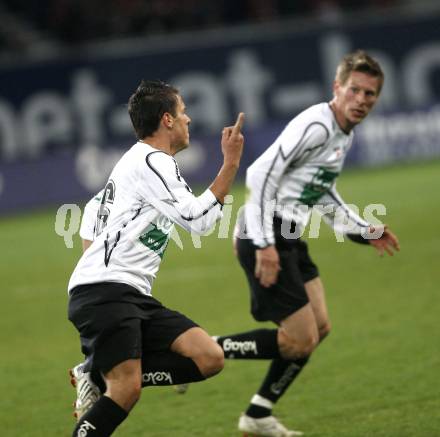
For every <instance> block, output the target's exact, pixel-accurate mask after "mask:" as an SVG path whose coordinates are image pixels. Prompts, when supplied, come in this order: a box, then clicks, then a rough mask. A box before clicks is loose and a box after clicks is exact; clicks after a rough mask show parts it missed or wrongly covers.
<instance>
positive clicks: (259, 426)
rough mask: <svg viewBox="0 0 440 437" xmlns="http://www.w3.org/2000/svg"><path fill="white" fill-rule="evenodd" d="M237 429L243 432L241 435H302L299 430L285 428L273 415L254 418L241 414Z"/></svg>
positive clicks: (263, 436) (288, 436) (281, 436)
mask: <svg viewBox="0 0 440 437" xmlns="http://www.w3.org/2000/svg"><path fill="white" fill-rule="evenodd" d="M238 430H239V431H242V432H243V437H293V436H299V435H303V433H302V432H301V431H293V430H289V429H287V428H286V427H285V426H284V425H283V424H282V423H281V422H280V421H279V420H278V419H277V418H276V417H274V416H268V417H262V418H260V419H256V418H254V417H250V416H248V415H246V414H242V415H241V416H240V420H239V421H238Z"/></svg>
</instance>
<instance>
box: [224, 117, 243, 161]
mask: <svg viewBox="0 0 440 437" xmlns="http://www.w3.org/2000/svg"><path fill="white" fill-rule="evenodd" d="M243 123H244V113H243V112H240V113H239V114H238V117H237V121H236V122H235V124H234V126H227V127H225V128H223V132H222V152H223V157H224V161H225V164H229V165H233V166H237V167H238V166H239V164H240V159H241V155H242V153H243V144H244V137H243V134H242V133H241V129H242V127H243Z"/></svg>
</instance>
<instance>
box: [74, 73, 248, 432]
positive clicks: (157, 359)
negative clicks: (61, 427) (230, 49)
mask: <svg viewBox="0 0 440 437" xmlns="http://www.w3.org/2000/svg"><path fill="white" fill-rule="evenodd" d="M128 111H129V114H130V118H131V120H132V123H133V126H134V130H135V132H136V135H137V138H138V142H137V143H136V144H135V145H134V146H132V147H131V148H130V149H129V150H128V151H127V152H126V153H125V154H124V155H123V157H122V158H121V159H120V160H119V162H118V163H117V164H116V165H115V167H114V168H113V171H112V172H111V175H110V177H109V179H108V182H107V184H106V186H105V188H104V189H103V191H102V192H101V196H100V204H99V208H98V211H97V214H96V222H95V225H94V233H93V236H91V235H89V239H90V240H93V242H91V244H90V246H89V247H88V248H87V250H85V251H84V253H83V255H82V257H81V259H80V260H79V262H78V264H77V266H76V268H75V270H74V272H73V274H72V276H71V278H70V282H69V286H68V291H69V308H68V313H69V320H70V321H71V322H72V323H73V324H74V326H75V327H76V329H77V330H78V332H79V334H80V339H81V349H82V352H83V353H84V355H85V357H86V361H85V363H83V364H81V365H79V366H77V367H75V368H74V369H73V370H72V379H73V381H74V383H75V384H76V387H77V395H78V399H77V401H76V413H77V418H78V423H77V425H76V427H75V430H74V431H73V436H74V437H85V436H96V437H98V436H99V437H105V436H110V435H111V434H112V433H113V431H114V430H115V429H116V428H117V427H118V425H119V424H120V423H121V422H122V421H123V420H125V418H126V417H127V415H128V413H129V412H130V410H131V409H132V408H133V407H134V405H135V404H136V402H137V401H138V399H139V397H140V394H141V387H143V386H149V385H174V384H180V383H185V382H192V381H194V382H195V381H201V380H203V379H206V378H208V377H210V376H213V375H215V374H217V373H218V372H220V371H221V370H222V368H223V351H222V350H221V348H220V347H219V346H218V345H217V344H216V343H215V342H214V341H213V340H212V339H211V337H210V336H209V335H208V334H207V333H206V332H205V331H204V330H203V329H202V328H200V327H199V326H198V325H197V324H196V323H194V322H193V321H192V320H190V319H188V318H187V317H185V316H184V315H183V314H180V313H178V312H176V311H172V310H170V309H168V308H166V307H164V306H163V305H162V304H161V303H160V302H159V301H157V300H156V299H154V298H153V297H152V295H151V290H152V285H153V281H154V278H155V277H156V275H157V272H158V270H159V266H160V262H161V260H162V257H163V255H164V252H165V249H166V247H167V244H168V241H169V238H170V233H171V232H172V229H173V226H174V224H178V225H179V226H181V227H182V228H184V229H185V230H187V231H189V232H194V233H197V234H203V233H205V232H206V231H207V230H208V229H210V228H211V227H212V226H213V225H214V224H215V223H216V221H217V220H218V219H219V218H220V217H221V209H222V202H223V200H224V197H225V196H226V195H227V194H228V193H229V191H230V188H231V185H232V183H233V181H234V178H235V175H236V172H237V169H238V166H239V163H240V159H241V154H242V149H243V136H242V134H241V127H242V124H243V119H244V115H243V114H242V113H240V114H239V116H238V118H237V122H236V124H235V125H234V126H233V127H225V128H224V129H223V134H222V139H221V147H222V153H223V158H224V160H223V165H222V167H221V169H220V171H219V173H218V175H217V177H216V178H215V179H214V181H213V183H212V184H211V185H210V187H209V188H208V189H206V191H205V192H204V193H203V194H201V195H200V196H198V197H196V196H194V195H193V193H192V191H191V189H190V188H189V186H188V185H187V184H186V182H185V180H184V179H183V177H182V176H181V174H180V171H179V167H178V165H177V163H176V161H175V160H174V158H173V156H174V155H175V154H176V153H178V152H179V151H181V150H183V149H185V148H186V147H188V145H189V130H188V126H189V123H190V118H189V117H188V115H187V114H186V113H185V104H184V102H183V99H182V97H181V96H180V95H179V93H178V91H177V89H175V88H173V87H172V86H170V85H168V84H166V83H164V82H161V81H143V82H142V83H141V84H140V86H139V87H138V88H137V90H136V92H135V93H134V94H133V95H132V96H131V97H130V100H129V105H128Z"/></svg>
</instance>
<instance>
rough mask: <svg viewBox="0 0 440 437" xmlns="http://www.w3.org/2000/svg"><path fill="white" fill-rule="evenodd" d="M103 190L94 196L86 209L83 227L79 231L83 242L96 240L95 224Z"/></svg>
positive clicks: (82, 220)
mask: <svg viewBox="0 0 440 437" xmlns="http://www.w3.org/2000/svg"><path fill="white" fill-rule="evenodd" d="M102 193H103V190H101V191H100V192H99V193H98V194H96V195H95V196H93V197H92V198H91V199H90V200H89V201H88V202H87V204H86V206H85V207H84V212H83V216H82V219H81V227H80V229H79V236H80V237H81V238H82V239H83V240H89V241H93V240H94V239H95V224H96V217H97V215H98V211H99V205H100V204H101V198H102Z"/></svg>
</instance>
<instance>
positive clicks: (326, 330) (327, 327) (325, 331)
mask: <svg viewBox="0 0 440 437" xmlns="http://www.w3.org/2000/svg"><path fill="white" fill-rule="evenodd" d="M331 329H332V327H331V324H330V321H326V322H325V323H323V324H322V325H321V326H320V327H319V341H322V340H324V338H325V337H327V336H328V335H329V334H330V331H331Z"/></svg>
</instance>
